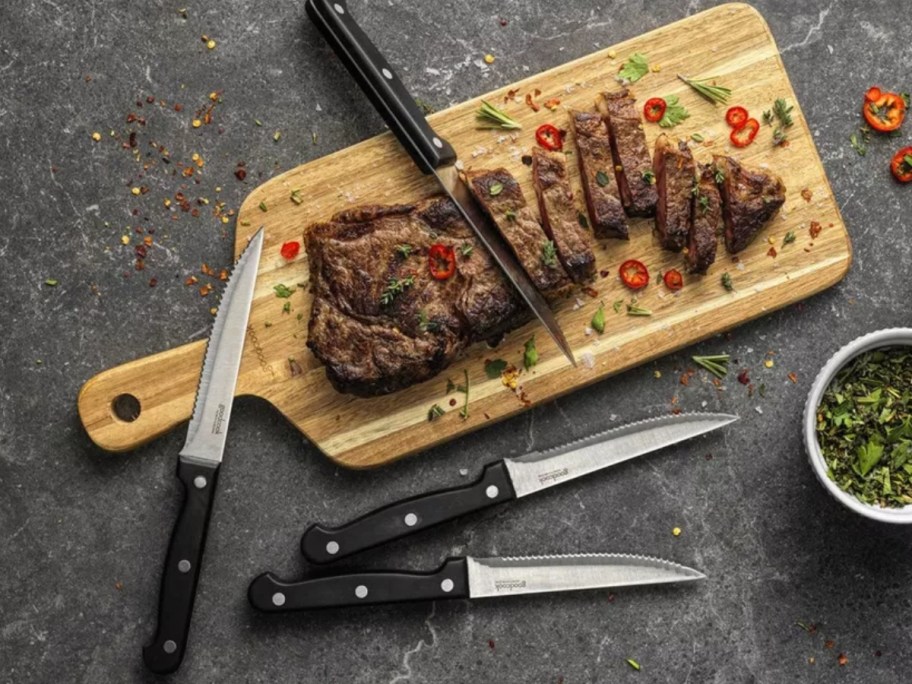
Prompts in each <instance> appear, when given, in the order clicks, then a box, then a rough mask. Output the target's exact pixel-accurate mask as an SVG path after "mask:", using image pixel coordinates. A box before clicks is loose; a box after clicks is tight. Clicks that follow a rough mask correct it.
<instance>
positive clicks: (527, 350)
mask: <svg viewBox="0 0 912 684" xmlns="http://www.w3.org/2000/svg"><path fill="white" fill-rule="evenodd" d="M537 363H538V350H537V349H536V348H535V335H532V337H530V338H529V339H528V340H526V343H525V345H524V350H523V368H525V369H526V370H529V369H530V368H532V367H533V366H534V365H535V364H537Z"/></svg>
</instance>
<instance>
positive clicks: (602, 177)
mask: <svg viewBox="0 0 912 684" xmlns="http://www.w3.org/2000/svg"><path fill="white" fill-rule="evenodd" d="M595 182H596V183H598V184H599V187H601V188H604V187H605V186H606V185H608V183H610V182H611V179H610V178H609V177H608V174H607V173H605V172H604V171H602V170H599V171H598V172H596V174H595Z"/></svg>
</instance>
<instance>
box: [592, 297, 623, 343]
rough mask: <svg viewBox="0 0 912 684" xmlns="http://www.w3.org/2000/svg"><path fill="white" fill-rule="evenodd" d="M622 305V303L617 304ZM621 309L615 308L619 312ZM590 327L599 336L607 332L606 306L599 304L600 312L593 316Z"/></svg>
mask: <svg viewBox="0 0 912 684" xmlns="http://www.w3.org/2000/svg"><path fill="white" fill-rule="evenodd" d="M616 304H618V305H619V304H620V302H616ZM619 309H620V306H615V308H614V310H615V312H617V311H618V310H619ZM589 325H591V326H592V329H593V330H595V332H597V333H598V334H599V335H601V334H602V333H603V332H605V305H604V304H599V308H598V311H596V312H595V314H594V315H593V316H592V320H591V321H590V322H589Z"/></svg>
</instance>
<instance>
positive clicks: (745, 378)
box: [738, 368, 751, 385]
mask: <svg viewBox="0 0 912 684" xmlns="http://www.w3.org/2000/svg"><path fill="white" fill-rule="evenodd" d="M750 381H751V379H750V374H749V371H748V369H747V368H744V369H742V370H741V372H740V373H738V382H740V383H741V384H742V385H749V384H750Z"/></svg>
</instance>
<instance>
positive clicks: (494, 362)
mask: <svg viewBox="0 0 912 684" xmlns="http://www.w3.org/2000/svg"><path fill="white" fill-rule="evenodd" d="M506 369H507V362H506V361H504V360H503V359H491V360H489V361H485V364H484V372H485V375H486V376H488V379H490V380H496V379H497V378H499V377H500V376H501V374H502V373H503V372H504V371H505V370H506Z"/></svg>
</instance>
